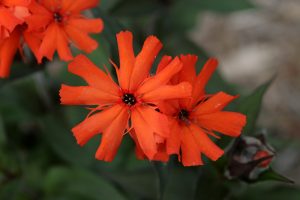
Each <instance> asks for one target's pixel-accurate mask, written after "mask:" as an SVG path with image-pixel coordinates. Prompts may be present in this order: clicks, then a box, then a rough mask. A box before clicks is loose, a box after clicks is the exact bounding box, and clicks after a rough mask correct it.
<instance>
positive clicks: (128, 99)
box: [122, 93, 136, 106]
mask: <svg viewBox="0 0 300 200" xmlns="http://www.w3.org/2000/svg"><path fill="white" fill-rule="evenodd" d="M122 101H123V102H124V103H125V104H127V105H128V106H133V105H134V104H136V99H135V97H134V95H133V94H130V93H126V94H124V95H123V97H122Z"/></svg>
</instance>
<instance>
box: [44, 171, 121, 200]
mask: <svg viewBox="0 0 300 200" xmlns="http://www.w3.org/2000/svg"><path fill="white" fill-rule="evenodd" d="M44 190H45V192H46V195H47V197H48V198H49V199H51V198H50V197H65V198H66V199H68V198H67V197H69V199H70V197H76V199H90V200H97V199H99V200H101V199H105V200H106V199H107V200H115V199H117V200H123V199H125V198H124V197H123V196H122V195H121V193H120V192H119V191H118V190H117V189H116V188H115V187H113V185H112V184H110V183H109V182H107V181H106V180H104V179H103V178H102V177H100V176H98V175H97V174H94V173H92V172H89V171H87V170H83V169H76V168H65V167H54V168H52V169H51V170H50V171H49V172H48V173H47V175H46V177H45V179H44ZM72 199H73V198H72Z"/></svg>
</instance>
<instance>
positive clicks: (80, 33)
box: [26, 0, 103, 62]
mask: <svg viewBox="0 0 300 200" xmlns="http://www.w3.org/2000/svg"><path fill="white" fill-rule="evenodd" d="M98 3H99V0H89V1H86V0H76V1H74V0H55V1H54V0H39V1H36V2H32V3H31V4H30V6H29V9H30V11H31V13H32V15H31V16H29V17H28V18H26V22H27V23H28V26H29V31H32V30H37V31H39V30H41V31H43V32H44V37H43V40H42V43H41V46H40V48H39V54H40V55H41V56H42V57H47V58H48V59H49V60H52V57H53V54H54V52H55V51H56V50H57V52H58V55H59V57H60V58H61V59H62V60H64V61H69V60H71V59H72V58H73V56H72V53H71V51H70V48H69V44H70V42H72V43H73V44H75V45H76V47H77V48H79V49H81V50H83V51H85V52H87V53H90V52H91V51H93V50H95V49H96V48H97V46H98V43H97V42H96V41H95V40H93V39H92V38H91V37H90V36H89V33H99V32H101V31H102V29H103V22H102V20H101V19H88V18H86V17H84V16H83V15H82V14H81V12H82V11H84V10H86V9H89V8H93V7H95V6H97V4H98ZM39 62H41V59H40V60H39Z"/></svg>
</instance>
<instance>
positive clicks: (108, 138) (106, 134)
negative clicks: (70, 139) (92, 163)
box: [95, 109, 129, 162]
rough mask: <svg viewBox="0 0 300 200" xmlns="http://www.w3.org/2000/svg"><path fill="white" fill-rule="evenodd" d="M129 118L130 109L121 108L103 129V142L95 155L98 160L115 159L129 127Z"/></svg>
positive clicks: (108, 160)
mask: <svg viewBox="0 0 300 200" xmlns="http://www.w3.org/2000/svg"><path fill="white" fill-rule="evenodd" d="M128 118H129V113H128V111H127V110H126V109H123V110H121V112H120V113H119V114H118V116H116V117H115V118H114V119H113V120H112V121H111V123H110V125H109V126H108V127H107V128H106V129H105V130H104V131H103V134H102V138H101V144H100V146H99V148H98V150H97V152H96V156H95V157H96V158H97V159H98V160H104V161H107V162H110V161H112V160H113V159H114V157H115V155H116V153H117V150H118V148H119V146H120V144H121V141H122V138H123V135H124V131H125V129H126V127H127V124H128Z"/></svg>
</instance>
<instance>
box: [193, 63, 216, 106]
mask: <svg viewBox="0 0 300 200" xmlns="http://www.w3.org/2000/svg"><path fill="white" fill-rule="evenodd" d="M217 66H218V60H217V59H214V58H210V59H209V60H208V61H207V62H206V63H205V65H204V67H203V68H202V70H201V72H200V73H199V74H198V76H197V78H196V81H195V84H194V86H193V87H194V88H193V94H192V102H191V104H192V106H193V105H195V104H197V101H199V98H200V97H202V96H203V95H204V89H205V86H206V84H207V82H208V80H209V79H210V77H211V76H212V74H213V73H214V71H215V70H216V68H217Z"/></svg>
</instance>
